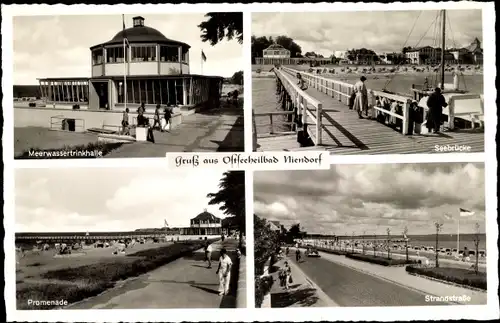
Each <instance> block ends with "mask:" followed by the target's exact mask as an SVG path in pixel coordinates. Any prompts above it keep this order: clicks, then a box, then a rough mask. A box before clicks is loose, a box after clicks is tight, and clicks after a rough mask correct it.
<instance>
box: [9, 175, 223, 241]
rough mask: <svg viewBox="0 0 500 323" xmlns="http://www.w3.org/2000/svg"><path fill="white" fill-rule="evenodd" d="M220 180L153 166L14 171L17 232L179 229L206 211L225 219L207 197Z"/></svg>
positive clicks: (210, 176) (216, 177)
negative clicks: (165, 227)
mask: <svg viewBox="0 0 500 323" xmlns="http://www.w3.org/2000/svg"><path fill="white" fill-rule="evenodd" d="M221 178H222V173H221V172H217V171H215V172H211V171H203V172H200V171H193V170H190V171H189V172H187V171H169V170H167V169H165V168H158V167H156V168H154V167H153V168H150V167H147V168H139V167H135V168H81V169H80V168H67V169H23V170H22V172H21V171H20V170H18V171H16V183H15V184H16V185H15V207H16V209H15V212H16V230H17V231H18V232H19V231H35V232H36V231H51V232H54V231H55V232H57V231H59V232H60V231H120V230H135V229H138V228H151V227H153V228H158V227H161V226H163V220H164V219H166V220H167V222H168V223H169V225H170V226H172V227H174V226H178V227H183V226H189V220H190V219H191V218H193V217H195V216H196V215H198V214H199V213H201V212H203V210H204V209H205V208H206V209H207V210H208V212H211V213H212V214H214V215H215V216H217V217H220V218H224V217H225V216H224V214H222V212H221V211H220V210H219V207H220V206H219V205H210V206H209V205H208V202H209V200H208V199H207V197H206V195H207V194H208V193H213V192H217V191H218V184H219V181H220V179H221ZM200 179H203V180H200ZM75 183H77V185H75Z"/></svg>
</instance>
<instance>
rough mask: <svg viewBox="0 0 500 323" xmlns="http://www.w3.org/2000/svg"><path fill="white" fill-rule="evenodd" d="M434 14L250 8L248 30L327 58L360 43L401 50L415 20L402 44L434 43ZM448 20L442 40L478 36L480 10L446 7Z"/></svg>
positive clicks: (461, 41)
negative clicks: (258, 10) (283, 37)
mask: <svg viewBox="0 0 500 323" xmlns="http://www.w3.org/2000/svg"><path fill="white" fill-rule="evenodd" d="M419 13H421V14H420V16H419ZM437 13H438V11H435V10H425V11H361V12H360V11H358V12H354V11H353V12H322V13H314V12H311V13H309V12H308V13H307V14H304V13H299V12H287V13H281V12H280V13H253V14H252V35H255V36H257V37H259V36H280V35H286V36H288V37H291V38H292V39H294V40H295V42H296V43H297V44H298V45H300V46H301V47H302V53H303V54H304V53H306V52H315V53H317V54H322V55H323V56H325V57H329V56H330V55H331V54H332V53H334V52H335V51H345V50H348V49H352V48H363V47H364V48H369V49H372V50H374V51H375V52H393V51H397V52H399V51H401V49H402V48H403V47H404V46H403V45H404V44H405V41H406V39H407V38H408V35H409V34H410V31H411V29H412V26H413V25H414V24H415V28H414V29H413V32H412V33H411V35H410V37H409V38H408V43H407V45H406V46H412V47H416V46H417V45H419V46H424V45H431V46H432V45H433V44H434V43H433V42H434V39H435V37H434V35H435V34H436V33H435V28H434V26H435V24H433V22H434V21H435V18H436V15H437ZM417 17H418V20H416V19H417ZM447 19H448V22H449V23H447V34H449V35H450V37H447V40H446V43H449V44H450V45H451V46H455V44H456V46H457V47H461V46H466V45H469V44H470V43H471V42H472V41H473V40H474V38H475V37H477V38H478V39H479V40H482V34H483V33H482V14H481V10H447ZM415 21H416V23H415ZM430 26H432V27H430ZM450 26H451V28H450ZM427 30H428V31H427ZM424 35H426V36H425V37H424ZM422 37H423V38H422ZM420 39H422V41H421V42H420V43H419V40H420Z"/></svg>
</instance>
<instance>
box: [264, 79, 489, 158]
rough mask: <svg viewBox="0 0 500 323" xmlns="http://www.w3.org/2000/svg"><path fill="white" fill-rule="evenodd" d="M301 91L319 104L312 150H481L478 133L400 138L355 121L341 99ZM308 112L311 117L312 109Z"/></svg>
mask: <svg viewBox="0 0 500 323" xmlns="http://www.w3.org/2000/svg"><path fill="white" fill-rule="evenodd" d="M286 75H287V77H289V78H290V79H291V80H292V81H293V82H294V83H295V84H296V83H297V78H296V77H295V76H293V75H290V74H286ZM305 92H306V93H307V94H309V95H310V96H312V97H313V98H315V99H316V100H318V101H320V102H321V103H322V105H323V114H322V119H323V127H322V136H323V144H322V146H319V147H316V149H321V150H326V151H329V152H331V153H332V154H335V155H358V154H408V153H436V151H435V146H436V145H440V146H444V145H466V146H470V147H471V150H470V151H469V152H483V151H484V132H483V131H481V130H455V131H453V132H445V133H440V134H425V135H424V134H421V135H403V134H401V133H400V132H398V131H396V130H394V129H392V128H391V127H389V126H386V125H383V124H381V123H379V122H377V121H375V120H370V119H366V118H364V119H359V118H358V114H357V113H356V112H355V111H353V110H350V109H349V107H348V106H347V105H346V104H345V101H346V100H345V98H343V100H342V102H341V101H339V99H338V98H337V97H336V98H332V97H331V95H327V94H325V93H323V92H320V91H318V90H317V89H315V88H313V87H309V88H308V89H307V90H306V91H305ZM311 112H312V114H313V115H314V116H315V113H316V112H315V110H314V109H313V110H311ZM314 128H315V127H314V126H313V125H312V126H311V128H310V131H313V134H314V135H315V133H314V132H315V130H314ZM284 140H285V143H284V146H285V147H284V148H283V149H288V150H303V149H300V148H299V149H297V148H289V140H288V138H287V139H284ZM276 141H277V139H276V138H269V139H259V144H260V145H261V146H262V148H263V149H262V150H264V147H266V146H271V147H279V144H278V143H277V142H276ZM268 142H269V143H268ZM271 142H272V143H271ZM297 145H298V144H297ZM297 147H298V146H297ZM283 149H281V150H283ZM278 150H279V149H278Z"/></svg>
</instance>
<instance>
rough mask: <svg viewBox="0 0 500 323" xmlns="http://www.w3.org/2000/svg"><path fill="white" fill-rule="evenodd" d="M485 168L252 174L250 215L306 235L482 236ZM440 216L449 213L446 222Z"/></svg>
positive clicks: (340, 168) (377, 167) (372, 167)
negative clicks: (465, 213) (438, 226)
mask: <svg viewBox="0 0 500 323" xmlns="http://www.w3.org/2000/svg"><path fill="white" fill-rule="evenodd" d="M484 183H485V178H484V164H463V163H447V164H368V165H332V166H331V168H330V170H315V171H311V170H308V171H274V172H254V213H255V214H256V215H258V216H259V217H262V218H265V219H267V220H277V221H280V222H281V224H283V225H285V227H287V228H289V227H290V226H291V225H292V224H295V223H300V226H301V228H302V230H304V231H306V232H308V233H321V234H337V235H344V234H346V233H347V234H349V235H351V234H352V232H355V234H356V233H357V235H361V234H363V231H366V234H386V229H387V228H391V232H393V234H396V233H398V232H399V233H401V232H402V231H403V229H404V227H405V226H407V227H408V234H409V235H412V234H432V233H434V232H435V227H434V223H435V222H436V221H440V222H441V221H442V223H443V228H442V229H443V231H442V232H443V233H456V232H457V223H456V218H457V217H458V214H459V208H464V209H467V210H470V211H472V212H475V214H474V215H473V216H471V217H465V218H464V217H461V218H460V232H463V233H473V232H474V225H475V223H476V222H478V223H479V224H480V230H481V232H485V217H484V212H485V195H484V185H485V184H484ZM444 214H449V215H451V216H452V219H451V220H448V219H446V218H445V216H444Z"/></svg>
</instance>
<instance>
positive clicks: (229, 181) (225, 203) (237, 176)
mask: <svg viewBox="0 0 500 323" xmlns="http://www.w3.org/2000/svg"><path fill="white" fill-rule="evenodd" d="M207 198H209V199H210V202H209V203H208V204H209V205H217V204H220V205H221V206H220V208H219V209H220V210H221V211H223V212H224V214H225V215H232V216H235V217H236V220H237V223H238V228H239V232H240V239H239V240H240V241H239V246H240V247H241V246H242V243H243V233H244V232H245V172H244V171H228V172H225V173H224V174H223V175H222V178H221V180H220V181H219V191H218V192H217V193H209V194H207Z"/></svg>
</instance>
